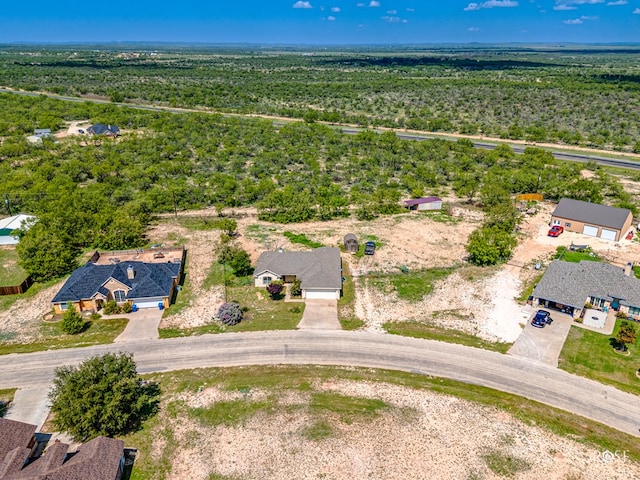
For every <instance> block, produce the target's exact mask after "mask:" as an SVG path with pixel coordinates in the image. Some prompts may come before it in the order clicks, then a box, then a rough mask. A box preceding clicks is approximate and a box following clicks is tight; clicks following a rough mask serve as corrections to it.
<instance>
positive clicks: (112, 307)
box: [103, 300, 118, 315]
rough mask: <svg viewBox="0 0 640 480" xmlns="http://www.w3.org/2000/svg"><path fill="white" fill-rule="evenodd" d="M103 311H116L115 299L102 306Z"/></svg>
mask: <svg viewBox="0 0 640 480" xmlns="http://www.w3.org/2000/svg"><path fill="white" fill-rule="evenodd" d="M103 311H104V314H105V315H113V314H114V313H118V304H117V303H116V301H115V300H110V301H108V302H107V304H106V305H105V306H104V309H103Z"/></svg>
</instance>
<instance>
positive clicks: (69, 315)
mask: <svg viewBox="0 0 640 480" xmlns="http://www.w3.org/2000/svg"><path fill="white" fill-rule="evenodd" d="M82 330H84V319H83V318H82V317H81V316H80V314H79V313H78V312H77V311H76V309H75V307H74V306H73V305H71V304H69V310H67V311H66V312H65V314H64V316H63V317H62V331H63V332H64V333H68V334H70V335H75V334H76V333H80V332H81V331H82Z"/></svg>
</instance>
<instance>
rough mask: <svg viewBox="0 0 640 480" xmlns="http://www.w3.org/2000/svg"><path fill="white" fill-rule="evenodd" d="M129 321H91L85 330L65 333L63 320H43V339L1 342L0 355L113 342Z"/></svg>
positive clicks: (41, 328)
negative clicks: (72, 333)
mask: <svg viewBox="0 0 640 480" xmlns="http://www.w3.org/2000/svg"><path fill="white" fill-rule="evenodd" d="M127 322H128V320H127V319H124V318H115V319H109V320H104V319H100V320H95V321H91V322H88V324H89V325H88V328H86V329H85V331H83V332H82V333H78V334H76V335H68V334H66V333H64V332H63V331H62V322H42V324H41V326H40V331H41V333H42V334H43V335H44V337H45V338H44V339H43V340H41V341H39V342H34V343H25V344H13V343H0V355H6V354H9V353H28V352H38V351H42V350H58V349H61V348H75V347H88V346H90V345H101V344H104V343H112V342H113V340H114V339H115V338H116V337H117V336H118V335H120V334H121V333H122V331H123V330H124V328H125V327H126V326H127Z"/></svg>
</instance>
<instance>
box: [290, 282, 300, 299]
mask: <svg viewBox="0 0 640 480" xmlns="http://www.w3.org/2000/svg"><path fill="white" fill-rule="evenodd" d="M300 285H301V283H300V280H295V281H294V282H293V283H292V284H291V288H290V289H289V293H291V296H292V297H299V296H301V295H302V287H301V286H300Z"/></svg>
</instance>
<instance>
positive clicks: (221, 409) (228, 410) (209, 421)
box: [189, 399, 277, 427]
mask: <svg viewBox="0 0 640 480" xmlns="http://www.w3.org/2000/svg"><path fill="white" fill-rule="evenodd" d="M276 407H277V402H276V401H275V400H274V399H270V400H269V399H268V400H263V401H260V402H252V401H248V400H231V401H228V402H216V403H214V404H213V405H211V406H208V407H200V408H192V409H190V410H189V415H190V416H191V417H192V418H197V419H198V420H199V421H200V423H202V424H203V425H207V426H209V427H216V426H218V425H226V426H233V425H238V424H241V423H243V422H244V421H246V420H248V419H250V418H251V417H253V416H254V415H255V414H256V413H258V412H263V411H275V409H276Z"/></svg>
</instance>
